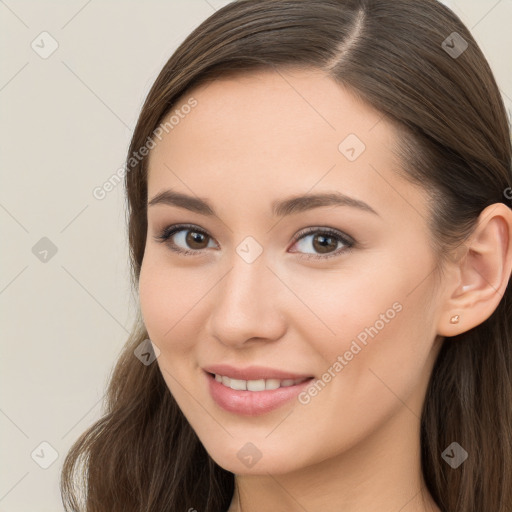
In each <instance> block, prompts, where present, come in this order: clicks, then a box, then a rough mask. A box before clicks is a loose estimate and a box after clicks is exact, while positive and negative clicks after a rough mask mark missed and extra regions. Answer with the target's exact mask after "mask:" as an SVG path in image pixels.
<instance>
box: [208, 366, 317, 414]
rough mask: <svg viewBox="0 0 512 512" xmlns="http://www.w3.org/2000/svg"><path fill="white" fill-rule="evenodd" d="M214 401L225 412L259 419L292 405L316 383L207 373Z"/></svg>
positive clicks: (303, 380)
mask: <svg viewBox="0 0 512 512" xmlns="http://www.w3.org/2000/svg"><path fill="white" fill-rule="evenodd" d="M204 375H205V377H206V380H207V382H206V385H207V387H208V390H209V392H210V396H211V397H212V399H213V401H214V402H215V403H216V404H217V405H218V406H219V407H220V408H222V409H224V410H225V411H228V412H230V413H234V414H237V415H243V416H259V415H262V414H265V413H268V412H270V411H273V410H274V409H277V408H279V407H281V406H283V405H284V404H286V403H289V402H290V401H291V400H292V399H293V398H296V397H297V395H299V393H301V392H302V391H303V390H304V389H305V388H306V387H307V386H308V385H309V384H310V382H311V381H312V380H313V379H314V377H300V378H297V379H274V378H269V379H253V380H244V379H234V378H231V377H228V376H226V375H221V374H217V373H211V372H206V371H205V372H204Z"/></svg>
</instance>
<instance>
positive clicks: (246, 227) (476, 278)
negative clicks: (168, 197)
mask: <svg viewBox="0 0 512 512" xmlns="http://www.w3.org/2000/svg"><path fill="white" fill-rule="evenodd" d="M191 96H193V97H194V98H195V99H196V100H197V102H198V103H197V106H196V107H195V108H194V109H193V110H192V111H191V112H190V113H189V114H187V115H186V116H184V118H183V119H180V121H179V123H178V124H176V125H175V126H174V128H173V129H172V130H171V131H169V133H167V134H165V135H164V136H163V138H162V141H160V142H158V141H157V142H158V143H157V145H156V147H155V148H154V149H153V150H152V151H151V155H150V162H149V178H148V199H149V200H151V198H153V197H154V196H156V195H157V194H158V193H160V192H162V191H164V190H167V189H173V190H175V191H177V192H181V193H183V194H187V195H190V196H193V197H200V198H202V199H206V200H207V201H209V202H210V204H211V205H212V206H213V208H214V209H215V212H216V215H214V216H207V215H202V214H200V213H198V212H192V211H189V210H186V209H184V208H180V207H178V206H175V205H169V204H156V205H153V206H149V207H148V237H147V242H146V249H145V255H144V260H143V264H142V270H141V275H140V281H139V286H140V287H139V292H140V304H141V310H142V314H143V317H144V322H145V325H146V328H147V330H148V334H149V336H150V338H151V340H152V341H153V343H154V344H155V345H156V346H157V347H158V348H159V350H160V355H159V357H158V359H157V362H158V364H159V367H160V369H161V371H162V375H163V377H164V379H165V381H166V383H167V385H168V387H169V389H170V391H171V393H172V394H173V395H174V397H175V399H176V401H177V402H178V404H179V406H180V408H181V410H182V411H183V413H184V415H185V416H186V417H187V419H188V421H189V422H190V424H191V426H192V427H193V428H194V430H195V431H196V433H197V435H198V437H199V438H200V440H201V442H202V443H203V445H204V446H205V448H206V450H207V451H208V453H209V454H210V456H211V457H212V458H213V459H214V460H215V461H216V462H217V463H218V464H219V465H220V466H222V467H223V468H225V469H227V470H228V471H231V472H232V473H234V474H235V475H236V479H235V482H236V487H237V489H236V491H235V494H234V496H233V499H232V502H231V506H230V508H229V512H239V511H240V510H242V511H243V512H256V511H261V510H273V511H279V512H292V511H293V512H295V511H304V510H307V511H309V512H315V511H320V510H321V511H322V512H335V511H336V512H338V511H340V510H343V512H370V511H371V512H374V511H375V510H379V512H398V511H400V512H427V511H428V512H432V511H434V512H438V511H439V510H440V509H439V508H438V507H437V505H436V504H435V502H434V500H433V499H432V497H431V496H430V494H429V493H428V490H427V489H426V487H425V482H424V480H423V476H422V472H421V466H420V438H419V432H420V416H421V410H422V406H423V403H424V399H425V392H426V389H427V385H428V381H429V378H430V375H431V372H432V368H433V364H434V362H435V359H436V356H437V354H438V352H439V349H440V348H441V345H442V343H449V342H450V339H449V336H453V335H456V334H459V333H460V332H464V331H467V330H469V329H471V328H472V327H474V326H475V325H478V324H480V323H481V322H483V321H484V320H485V319H486V318H488V317H489V316H490V315H491V314H492V312H493V311H494V310H495V308H496V307H497V305H498V303H499V300H500V298H501V296H502V294H503V292H504V290H505V287H506V285H507V281H508V278H509V277H510V272H511V267H512V247H511V239H512V213H511V211H510V209H508V208H507V207H506V206H505V205H503V204H496V205H492V207H489V208H487V209H486V211H484V212H483V214H482V216H481V219H482V220H481V222H480V223H479V225H478V228H477V230H476V231H475V234H474V237H473V238H472V239H471V240H470V241H469V242H468V247H471V251H469V253H468V256H467V257H466V258H465V259H457V260H455V259H454V260H453V261H452V262H450V264H448V265H447V267H446V268H445V272H444V274H443V277H442V280H440V281H436V279H435V273H434V272H432V271H433V269H434V268H435V264H436V258H435V255H434V253H433V250H432V248H431V247H430V245H429V239H428V236H429V231H428V226H427V221H428V212H427V196H426V193H425V191H424V190H423V189H421V188H419V187H416V186H414V185H412V184H411V183H409V182H407V181H405V180H404V179H403V178H401V177H399V176H398V174H397V173H396V172H395V169H396V168H397V166H399V165H400V162H398V160H397V158H396V157H395V156H394V154H393V152H392V146H393V143H394V141H395V138H396V133H395V131H394V129H393V126H392V125H391V124H388V122H387V121H386V119H385V118H383V117H382V115H381V114H380V113H378V112H376V111H374V110H373V109H372V108H370V107H369V106H367V105H365V104H364V103H361V102H360V101H359V100H357V99H356V98H355V97H354V96H353V95H351V94H350V93H349V92H348V91H346V90H345V89H342V88H341V87H340V86H339V85H337V84H336V83H334V82H333V81H331V80H330V79H329V78H327V77H326V76H325V75H323V74H321V73H319V72H311V71H304V70H302V71H300V70H296V71H294V72H293V73H291V72H290V71H288V72H287V73H284V72H279V73H277V72H270V71H268V72H258V73H252V74H250V75H244V76H239V77H236V78H229V79H222V80H218V81H216V82H214V83H212V84H210V85H209V86H207V87H205V86H201V87H200V88H197V89H194V90H193V91H191V92H190V93H188V94H187V95H186V96H185V97H184V98H183V100H182V101H180V103H179V104H178V105H176V106H175V107H173V109H174V108H180V105H184V104H185V103H186V102H187V100H188V99H189V98H190V97H191ZM349 134H355V135H356V136H357V138H358V139H359V140H360V141H362V142H363V143H364V145H365V149H364V151H362V152H360V148H359V149H357V148H358V146H357V144H356V143H357V140H356V139H349V142H350V143H349V144H348V147H346V146H343V145H342V149H341V150H340V149H339V146H340V143H341V142H342V141H344V140H345V139H346V137H347V136H348V135H349ZM350 147H354V148H355V151H354V152H352V151H350ZM347 150H348V152H347ZM358 152H360V154H359V155H358V156H357V154H358ZM347 155H348V156H349V157H350V158H353V157H354V155H356V156H357V158H355V159H353V161H351V160H350V159H349V158H347ZM333 191H334V192H340V193H343V194H346V195H347V196H350V197H352V198H355V199H358V200H360V201H364V202H365V203H367V204H368V205H369V206H371V208H372V209H373V210H374V211H375V212H376V213H372V212H371V211H367V210H364V209H360V208H356V207H353V206H349V205H343V206H336V205H335V206H333V205H331V206H321V207H316V208H313V209H310V210H307V211H302V212H299V213H294V214H292V215H288V216H282V217H273V216H272V212H271V206H272V202H273V201H276V200H281V199H284V198H287V197H289V196H295V195H303V194H306V193H309V194H314V193H322V192H333ZM181 223H186V224H192V225H193V227H192V228H189V229H188V230H187V229H183V230H182V231H180V232H178V233H176V234H175V235H173V237H172V238H171V239H169V240H167V242H165V243H162V242H160V241H157V240H156V239H155V237H156V236H158V235H159V234H160V233H161V231H162V230H163V229H164V228H166V227H167V226H170V225H175V224H181ZM194 226H196V227H197V228H199V229H201V230H202V231H205V232H206V233H207V234H208V236H206V237H204V238H203V240H202V241H201V239H200V238H199V239H198V238H197V235H196V238H192V237H191V236H190V235H192V234H193V233H194ZM308 227H317V228H318V230H317V231H316V232H314V233H312V234H311V233H309V234H307V235H305V236H302V237H301V239H300V240H297V241H295V239H294V237H295V236H296V235H301V232H302V231H303V230H304V228H308ZM326 228H331V229H332V230H335V231H337V232H340V233H341V234H345V235H348V236H349V237H352V238H353V239H354V240H355V244H354V245H353V247H352V248H350V249H348V248H347V246H346V245H345V243H344V242H343V241H342V240H339V239H337V238H336V237H335V238H333V239H332V240H331V242H330V244H331V245H330V244H327V245H325V238H322V235H323V236H324V237H325V236H329V235H326V234H325V231H322V229H323V230H325V229H326ZM187 235H189V237H188V238H187ZM330 236H331V237H332V235H330ZM246 237H252V239H254V240H255V241H256V244H257V245H256V244H255V245H252V246H250V251H254V250H256V249H255V247H257V246H259V247H260V248H261V250H262V252H261V254H260V255H259V256H258V257H257V258H256V259H255V260H254V261H252V262H251V263H248V262H247V261H246V260H245V259H244V258H242V257H241V256H240V254H241V253H239V252H237V247H239V246H240V244H242V242H244V241H246ZM191 240H192V241H195V244H192V245H191V244H190V241H191ZM322 241H323V242H324V244H323V245H324V247H326V249H325V252H319V251H321V247H322ZM173 242H174V244H176V246H178V247H179V248H182V249H183V250H189V251H195V253H194V254H189V255H186V254H180V253H177V252H174V251H173V250H172V248H171V247H172V243H173ZM244 247H249V246H244ZM335 253H336V254H335ZM330 254H335V255H334V256H333V257H330V258H328V259H327V258H325V256H327V255H330ZM301 255H302V256H304V257H302V258H301ZM308 255H317V256H323V259H321V258H318V259H306V257H307V256H308ZM457 314H458V315H459V316H460V321H459V322H458V323H456V324H453V323H451V322H450V318H451V317H452V316H454V315H457ZM382 315H383V316H382ZM372 326H373V327H374V331H371V329H370V328H371V327H372ZM365 329H370V331H371V332H372V333H373V336H370V335H367V339H366V344H363V343H362V342H361V341H358V340H361V338H364V335H363V334H361V333H365V332H366V333H367V331H366V330H365ZM375 330H376V331H377V333H375ZM358 336H359V338H358ZM353 341H356V342H357V345H358V346H359V347H360V350H359V351H357V353H354V352H355V350H357V349H354V350H352V351H351V347H352V348H353V347H354V345H353V344H352V342H353ZM347 352H350V353H352V356H350V353H349V354H347ZM338 356H341V357H342V358H343V361H344V362H345V363H344V364H343V365H342V369H341V370H338V371H336V370H335V369H333V368H334V365H335V362H336V361H339V359H338ZM215 363H227V364H231V365H232V366H235V367H240V368H245V367H247V366H250V365H262V366H268V367H271V368H274V369H283V370H288V371H293V372H296V373H300V374H307V375H311V376H314V377H315V379H322V378H323V375H325V374H326V372H328V369H329V368H331V373H330V375H331V379H330V380H329V382H326V383H325V386H324V387H323V388H322V389H321V390H320V391H319V392H318V393H317V394H316V395H314V396H311V395H308V396H309V401H308V402H307V403H301V402H299V401H298V400H297V399H294V400H292V401H290V402H287V403H285V404H283V405H282V406H280V407H279V408H277V409H275V410H273V411H270V412H267V413H264V414H261V415H259V416H253V417H249V416H245V415H242V414H237V413H234V412H229V411H226V410H224V409H222V408H221V407H220V406H219V405H217V403H216V402H215V401H214V400H213V399H212V397H211V395H210V393H209V389H208V386H207V380H206V377H205V373H204V371H203V369H202V368H203V367H204V366H206V365H210V364H215ZM338 368H339V367H338ZM324 380H327V378H324ZM303 398H304V397H303ZM306 398H307V397H306ZM305 401H306V400H305V399H304V400H303V402H305ZM248 442H250V443H252V444H253V445H254V446H256V447H257V450H258V452H259V454H260V455H261V458H260V459H259V460H258V461H257V463H255V464H254V465H253V466H252V467H248V465H247V464H246V463H244V461H243V460H242V458H239V457H238V456H237V454H238V453H239V451H240V449H241V448H242V447H244V446H245V445H246V443H248ZM439 464H445V462H444V460H443V459H442V458H441V457H439ZM238 493H240V495H239V494H238ZM239 498H240V500H241V509H240V508H239V504H238V500H239ZM191 506H192V507H193V504H191Z"/></svg>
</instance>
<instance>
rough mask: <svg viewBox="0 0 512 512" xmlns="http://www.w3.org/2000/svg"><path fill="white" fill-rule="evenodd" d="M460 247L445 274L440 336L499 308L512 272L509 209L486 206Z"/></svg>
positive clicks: (468, 326) (472, 324) (475, 322)
mask: <svg viewBox="0 0 512 512" xmlns="http://www.w3.org/2000/svg"><path fill="white" fill-rule="evenodd" d="M461 248H462V249H464V250H461ZM461 248H459V249H458V250H457V254H458V257H457V258H456V259H455V260H454V261H452V263H451V264H450V272H448V273H447V276H448V280H447V281H448V285H447V286H448V288H446V297H447V298H446V300H445V301H444V304H443V305H442V306H443V309H442V311H443V312H442V314H441V315H440V318H439V323H438V326H437V332H438V334H439V335H441V336H455V335H457V334H461V333H463V332H466V331H469V330H470V329H472V328H473V327H476V326H477V325H480V324H481V323H483V322H485V320H487V319H488V318H489V317H490V316H491V315H492V313H493V312H494V311H495V310H496V308H497V307H498V304H499V303H500V301H501V298H502V297H503V294H504V293H505V290H506V288H507V285H508V283H509V279H510V275H511V272H512V210H511V209H510V208H509V207H508V206H507V205H505V204H503V203H495V204H492V205H490V206H488V207H487V208H485V209H484V210H483V211H482V212H481V214H480V216H479V217H478V221H477V225H476V227H475V229H474V230H473V233H472V235H471V236H470V237H469V239H468V240H467V241H466V242H465V243H464V245H463V246H462V247H461ZM511 286H512V284H511Z"/></svg>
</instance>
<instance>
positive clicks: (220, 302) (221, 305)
mask: <svg viewBox="0 0 512 512" xmlns="http://www.w3.org/2000/svg"><path fill="white" fill-rule="evenodd" d="M241 247H242V249H244V246H243V244H241ZM245 248H247V247H245ZM238 251H239V248H237V252H238ZM267 264H268V261H267V260H266V258H265V257H264V255H263V254H260V255H259V256H258V257H257V258H255V259H254V260H252V261H251V259H250V258H248V259H246V258H244V253H243V251H242V255H241V256H240V255H239V254H234V256H233V259H232V266H231V269H230V270H229V271H228V273H227V274H226V275H225V277H224V279H222V281H221V282H220V283H219V286H218V287H217V290H216V293H215V297H214V299H213V301H214V304H213V309H212V319H211V320H212V329H213V330H214V333H213V334H214V335H215V336H216V337H217V338H218V339H219V340H221V341H222V342H224V343H232V344H243V342H245V341H246V340H248V339H250V338H268V339H270V338H276V337H279V336H280V335H281V332H282V329H283V326H284V324H283V322H282V311H281V309H280V305H279V303H278V301H279V297H280V293H278V290H277V287H279V286H281V287H282V286H283V285H282V283H280V281H279V279H277V278H276V276H275V275H274V274H273V273H272V272H271V270H270V269H269V268H267Z"/></svg>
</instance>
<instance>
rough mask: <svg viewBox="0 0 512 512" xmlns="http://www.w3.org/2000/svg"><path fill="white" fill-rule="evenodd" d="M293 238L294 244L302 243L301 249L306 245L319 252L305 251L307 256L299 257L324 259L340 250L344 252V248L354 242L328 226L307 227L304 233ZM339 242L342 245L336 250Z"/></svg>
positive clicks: (338, 252) (347, 247)
mask: <svg viewBox="0 0 512 512" xmlns="http://www.w3.org/2000/svg"><path fill="white" fill-rule="evenodd" d="M307 239H309V241H308V242H306V240H307ZM295 240H296V242H295V244H294V245H300V244H301V243H302V245H303V247H302V249H303V250H304V249H306V248H307V247H313V249H314V250H315V251H318V252H319V253H320V255H319V254H314V253H306V254H308V255H307V256H301V257H305V258H324V259H325V258H330V257H332V256H337V255H339V254H340V253H341V252H345V251H346V250H348V249H350V248H351V247H353V245H354V243H355V242H354V241H353V240H352V238H350V237H349V236H348V235H345V234H343V233H341V232H338V231H334V230H332V229H330V228H328V229H323V230H322V229H319V228H313V229H309V230H308V231H306V232H305V233H304V232H303V233H302V234H301V235H300V236H298V237H297V238H296V239H295ZM339 243H341V245H342V246H344V247H343V248H341V249H338V250H337V247H338V244H339Z"/></svg>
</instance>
